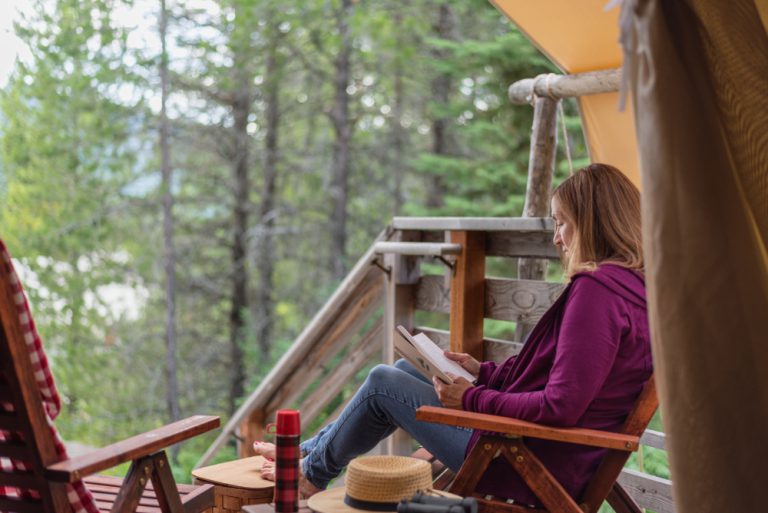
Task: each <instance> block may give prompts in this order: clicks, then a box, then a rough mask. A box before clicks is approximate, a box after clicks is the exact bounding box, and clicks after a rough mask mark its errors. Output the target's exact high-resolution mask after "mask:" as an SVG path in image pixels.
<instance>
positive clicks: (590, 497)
mask: <svg viewBox="0 0 768 513" xmlns="http://www.w3.org/2000/svg"><path fill="white" fill-rule="evenodd" d="M658 406H659V400H658V396H657V395H656V381H655V379H654V376H653V375H651V377H650V378H649V379H648V381H647V382H646V383H645V386H643V389H642V391H641V392H640V395H639V396H638V398H637V401H636V402H635V406H634V407H633V408H632V411H631V412H629V415H628V416H627V420H626V421H624V426H623V427H622V429H621V433H624V434H626V435H633V436H638V437H639V436H641V435H642V434H643V432H644V431H645V429H646V427H648V423H650V422H651V418H653V414H654V413H656V409H657V408H658ZM629 455H630V453H629V452H627V451H619V450H609V451H608V453H607V454H606V455H605V457H604V458H603V460H602V461H601V462H600V466H599V467H598V469H597V472H595V475H594V476H593V477H592V480H591V481H590V483H589V485H588V486H587V489H586V491H585V492H584V495H583V497H582V500H581V504H584V505H586V506H587V509H586V511H588V512H591V513H594V512H596V511H597V510H598V509H599V508H600V505H601V504H602V503H603V501H604V500H605V498H606V497H607V496H608V493H609V492H610V491H611V488H612V487H613V484H614V483H615V482H616V479H617V478H618V477H619V474H620V473H621V469H622V468H624V465H625V464H626V462H627V460H628V459H629Z"/></svg>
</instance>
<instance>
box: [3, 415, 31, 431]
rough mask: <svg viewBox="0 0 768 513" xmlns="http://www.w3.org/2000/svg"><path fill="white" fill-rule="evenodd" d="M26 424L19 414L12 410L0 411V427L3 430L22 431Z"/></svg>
mask: <svg viewBox="0 0 768 513" xmlns="http://www.w3.org/2000/svg"><path fill="white" fill-rule="evenodd" d="M25 427H26V424H25V423H24V422H22V420H21V417H19V414H18V413H16V412H13V411H0V429H2V430H3V431H22V430H23V429H24V428H25Z"/></svg>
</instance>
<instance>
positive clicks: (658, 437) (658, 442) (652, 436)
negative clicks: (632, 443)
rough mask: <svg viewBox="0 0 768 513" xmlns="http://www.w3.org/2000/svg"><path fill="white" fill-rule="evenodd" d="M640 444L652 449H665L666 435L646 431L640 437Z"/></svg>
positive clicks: (649, 430) (650, 430)
mask: <svg viewBox="0 0 768 513" xmlns="http://www.w3.org/2000/svg"><path fill="white" fill-rule="evenodd" d="M640 443H641V444H643V445H647V446H648V447H653V448H654V449H662V450H666V449H667V435H665V434H664V433H662V432H661V431H654V430H652V429H646V430H645V432H643V435H642V436H641V437H640Z"/></svg>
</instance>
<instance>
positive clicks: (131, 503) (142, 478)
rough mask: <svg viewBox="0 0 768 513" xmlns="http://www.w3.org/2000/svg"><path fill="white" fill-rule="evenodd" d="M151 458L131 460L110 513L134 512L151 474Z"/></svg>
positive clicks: (152, 464)
mask: <svg viewBox="0 0 768 513" xmlns="http://www.w3.org/2000/svg"><path fill="white" fill-rule="evenodd" d="M153 466H154V463H153V462H152V456H145V457H143V458H139V459H138V460H133V462H132V463H131V467H130V468H129V469H128V474H126V476H125V479H124V480H123V485H122V486H121V487H120V491H119V492H118V493H117V497H116V498H115V502H114V504H112V513H131V512H133V511H136V508H137V507H138V505H139V500H140V499H141V494H142V492H143V491H144V487H145V486H147V481H148V480H149V476H150V474H151V473H152V467H153Z"/></svg>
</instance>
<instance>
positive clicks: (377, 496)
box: [307, 456, 460, 513]
mask: <svg viewBox="0 0 768 513" xmlns="http://www.w3.org/2000/svg"><path fill="white" fill-rule="evenodd" d="M345 482H346V487H345V488H332V489H330V490H325V491H322V492H319V493H316V494H315V495H313V496H312V497H310V498H309V501H308V503H307V504H308V506H309V509H311V510H312V511H314V512H316V513H348V512H349V513H351V512H359V513H367V512H369V511H397V504H398V503H399V502H400V499H410V498H411V497H413V494H414V493H416V492H417V491H419V490H421V491H429V492H431V493H434V494H435V495H440V496H443V497H455V498H460V497H459V496H457V495H453V494H450V493H447V492H441V491H437V490H433V489H432V467H431V466H430V464H429V463H427V462H426V461H424V460H419V459H416V458H408V457H406V456H361V457H359V458H355V459H353V460H352V461H351V462H350V463H349V466H348V467H347V475H346V478H345Z"/></svg>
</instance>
